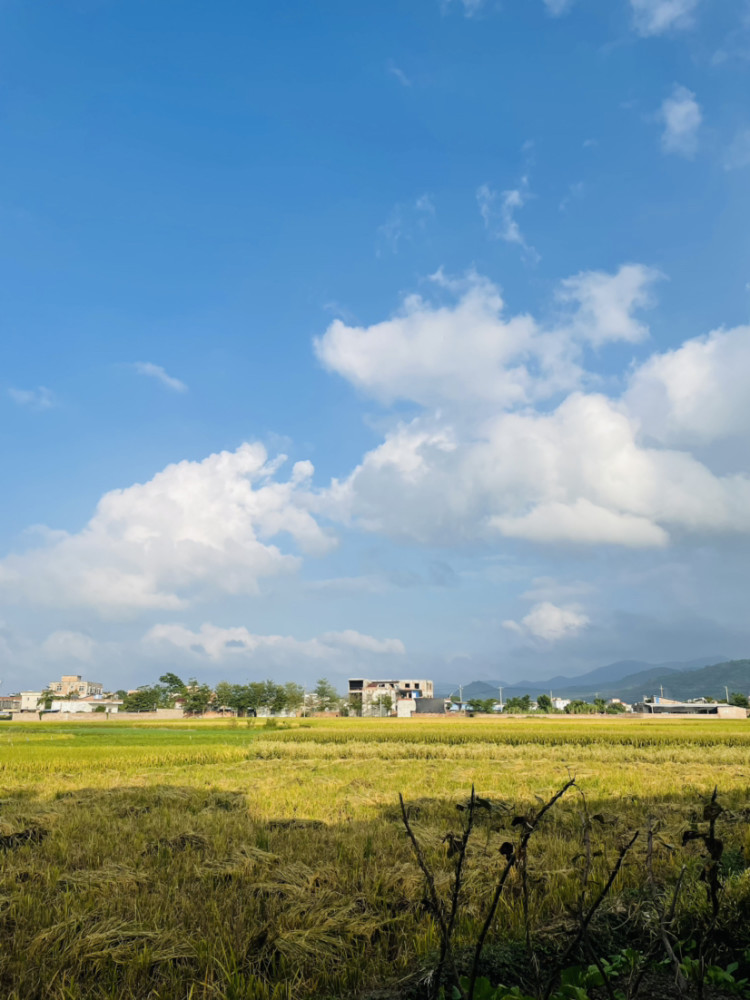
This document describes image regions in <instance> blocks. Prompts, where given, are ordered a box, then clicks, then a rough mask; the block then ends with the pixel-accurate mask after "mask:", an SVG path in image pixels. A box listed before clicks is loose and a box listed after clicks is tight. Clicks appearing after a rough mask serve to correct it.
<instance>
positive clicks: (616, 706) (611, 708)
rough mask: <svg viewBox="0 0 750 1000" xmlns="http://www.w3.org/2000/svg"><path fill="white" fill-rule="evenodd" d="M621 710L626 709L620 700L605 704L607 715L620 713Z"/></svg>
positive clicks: (625, 710) (624, 710)
mask: <svg viewBox="0 0 750 1000" xmlns="http://www.w3.org/2000/svg"><path fill="white" fill-rule="evenodd" d="M622 712H627V709H626V708H625V706H624V705H623V703H622V702H621V701H612V702H610V703H609V705H607V715H620V714H622Z"/></svg>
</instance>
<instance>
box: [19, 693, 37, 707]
mask: <svg viewBox="0 0 750 1000" xmlns="http://www.w3.org/2000/svg"><path fill="white" fill-rule="evenodd" d="M41 700H42V692H41V691H22V692H21V707H20V709H19V711H21V712H37V711H38V710H39V709H40V708H41V707H43V706H41V705H40V704H39V703H40V701H41Z"/></svg>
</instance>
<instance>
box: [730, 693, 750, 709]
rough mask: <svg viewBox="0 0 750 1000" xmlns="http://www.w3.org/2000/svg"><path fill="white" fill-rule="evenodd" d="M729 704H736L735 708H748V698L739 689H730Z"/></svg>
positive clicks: (749, 702)
mask: <svg viewBox="0 0 750 1000" xmlns="http://www.w3.org/2000/svg"><path fill="white" fill-rule="evenodd" d="M729 704H730V705H736V706H737V708H750V698H748V696H747V695H746V694H742V692H741V691H732V693H731V694H730V695H729Z"/></svg>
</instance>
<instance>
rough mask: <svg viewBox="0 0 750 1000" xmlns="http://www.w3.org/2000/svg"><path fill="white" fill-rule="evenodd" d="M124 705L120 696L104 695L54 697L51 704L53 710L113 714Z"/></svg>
mask: <svg viewBox="0 0 750 1000" xmlns="http://www.w3.org/2000/svg"><path fill="white" fill-rule="evenodd" d="M121 706H122V702H121V701H120V699H119V698H105V697H103V695H89V696H88V697H87V698H53V699H52V704H51V705H50V711H52V712H75V713H76V714H83V713H87V712H104V713H106V714H108V715H109V714H113V713H115V712H118V711H119V710H120V708H121Z"/></svg>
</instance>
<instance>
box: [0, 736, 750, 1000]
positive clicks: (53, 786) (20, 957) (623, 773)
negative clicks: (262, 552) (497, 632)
mask: <svg viewBox="0 0 750 1000" xmlns="http://www.w3.org/2000/svg"><path fill="white" fill-rule="evenodd" d="M0 774H1V775H2V788H3V791H2V799H1V800H0V933H1V934H2V943H3V947H2V951H1V952H0V995H2V996H3V997H7V998H9V1000H37V998H39V1000H41V998H42V997H44V998H52V1000H82V998H92V1000H104V998H118V1000H120V998H123V1000H135V998H138V1000H141V998H146V997H150V998H158V1000H287V998H289V1000H291V998H295V1000H296V998H306V997H318V998H323V997H331V998H333V997H351V996H360V997H373V998H374V997H379V998H383V1000H385V998H391V997H393V998H395V997H414V998H418V997H427V996H429V995H431V993H434V990H436V989H437V988H438V987H439V985H440V984H439V983H436V982H435V977H434V970H435V967H436V964H437V962H438V958H439V954H440V951H441V933H440V927H439V920H438V919H437V914H436V912H435V907H434V905H433V904H432V903H431V901H430V898H429V897H430V894H429V891H428V889H427V887H426V883H425V877H424V874H423V871H422V870H421V869H420V866H419V863H418V859H417V857H416V855H415V852H414V848H413V844H412V843H411V842H410V840H409V837H408V836H407V834H406V830H405V827H404V822H403V817H402V815H401V811H400V807H399V801H398V794H399V792H400V793H402V794H403V797H404V802H405V808H406V810H407V818H408V822H409V824H410V827H411V829H412V832H413V834H414V836H415V838H416V840H417V842H418V844H419V845H420V850H421V851H422V852H423V860H424V862H425V863H426V865H427V866H428V868H429V871H430V873H431V875H432V877H433V879H434V884H435V889H436V891H437V893H438V894H439V896H440V898H441V899H446V900H448V899H450V894H451V888H452V886H453V884H454V881H453V880H454V876H455V866H456V847H455V845H456V843H457V840H460V838H461V836H462V834H463V832H464V831H465V829H466V817H467V806H468V805H469V804H470V792H471V788H472V786H474V788H475V790H476V795H477V796H480V797H481V798H482V800H483V801H484V802H486V803H487V804H486V805H485V806H483V807H482V808H480V809H477V810H475V819H474V826H473V831H472V835H471V838H470V839H469V841H468V845H467V847H466V850H465V857H464V859H463V865H464V867H463V874H462V888H461V893H460V899H459V901H458V902H459V905H458V906H457V913H456V920H455V930H454V934H453V940H452V948H453V952H454V955H455V956H456V959H455V960H456V962H457V964H458V966H461V965H462V963H464V966H463V967H464V968H465V969H466V966H465V963H466V961H468V959H467V958H466V956H469V955H471V954H473V951H472V948H473V944H474V943H475V942H476V939H477V936H478V934H479V931H480V929H481V926H482V923H483V922H484V919H485V916H486V913H487V911H488V907H489V905H490V903H491V899H492V895H493V891H494V887H495V885H496V880H497V877H498V875H499V873H500V872H501V871H502V867H503V865H504V864H505V863H506V862H507V858H508V848H507V846H505V845H507V844H508V843H511V844H515V845H516V847H515V849H516V850H517V848H518V843H519V838H520V836H521V834H522V831H523V829H524V826H523V824H524V823H527V824H528V822H529V821H530V819H529V818H531V819H533V817H534V816H535V815H536V814H537V813H538V812H539V810H540V808H541V803H542V802H546V801H548V800H549V798H550V797H551V796H552V795H553V794H554V793H555V792H556V791H557V790H559V789H560V788H561V787H562V786H563V785H564V784H565V783H566V782H567V781H568V780H569V779H570V778H571V777H572V776H574V777H575V779H576V785H575V786H574V787H573V788H571V789H570V790H569V791H568V793H567V794H566V795H565V796H564V797H563V798H561V799H560V801H559V802H557V803H556V804H555V806H554V808H553V809H550V811H549V812H548V813H547V814H546V815H545V817H544V819H543V820H541V821H540V822H539V824H538V828H537V829H535V831H534V836H533V840H532V841H531V842H530V844H529V849H528V857H527V860H526V862H525V867H524V866H520V867H519V866H518V865H516V866H515V867H513V868H512V870H511V871H510V872H509V875H508V878H507V885H506V887H505V890H504V894H503V896H502V898H501V899H500V901H499V904H498V907H497V912H496V916H495V918H494V920H493V921H492V924H491V927H490V929H489V933H488V936H487V946H486V948H485V950H484V953H483V955H482V964H481V972H482V975H486V976H487V977H489V979H490V980H491V981H492V982H493V984H494V983H498V982H504V983H506V984H508V983H509V984H510V985H513V984H516V986H517V988H518V991H519V993H518V994H517V995H521V992H520V991H521V990H522V989H523V990H527V991H532V995H533V990H534V988H535V986H534V982H532V981H531V980H533V975H532V972H533V965H534V962H530V956H531V955H534V956H536V957H535V959H534V961H535V962H537V963H538V961H542V964H543V960H544V956H545V955H548V954H550V953H551V950H552V951H554V949H555V947H556V942H558V943H559V942H563V941H566V940H569V935H570V929H571V921H573V924H574V923H575V913H576V911H577V908H579V907H580V900H581V885H582V872H583V869H582V865H583V866H584V867H585V865H586V864H588V865H589V869H590V870H589V871H588V873H583V874H585V877H586V879H587V880H588V883H587V884H588V885H589V890H588V891H589V892H591V891H593V890H592V887H593V886H595V885H598V884H603V883H604V882H605V881H606V879H607V877H608V875H609V873H611V871H612V870H613V865H614V864H615V863H616V862H617V859H618V857H619V854H620V851H621V848H622V846H623V844H624V843H626V842H627V840H629V839H630V837H631V836H632V834H633V833H634V832H635V831H636V830H639V831H640V837H639V839H638V840H637V841H636V842H635V843H634V845H633V847H632V848H631V850H630V851H629V852H628V853H627V855H626V856H625V857H624V858H623V861H622V865H621V868H620V869H619V871H618V873H617V875H616V877H615V879H614V881H613V885H612V889H611V892H610V893H609V894H608V896H607V898H606V899H605V900H604V901H603V902H602V904H601V906H600V907H599V908H598V911H597V913H596V918H595V919H594V920H592V923H591V928H590V932H591V935H592V940H593V941H594V942H595V944H596V948H597V949H598V951H599V952H600V953H601V954H602V955H604V954H607V955H614V954H616V955H619V956H620V960H622V955H623V954H628V953H629V951H628V950H630V951H633V949H637V948H641V949H642V950H644V951H645V949H646V947H647V942H648V940H649V939H650V938H649V935H652V936H653V932H654V919H655V918H654V912H655V910H654V905H655V897H654V893H655V892H658V893H662V892H663V893H669V892H671V891H672V888H671V887H674V885H675V883H676V882H677V880H678V879H679V878H680V872H681V871H682V869H683V867H684V869H685V871H684V873H683V875H682V890H681V895H680V901H679V907H678V908H677V912H676V914H675V923H674V931H673V933H674V940H675V943H676V947H677V948H678V949H682V951H684V956H683V957H684V962H683V966H684V969H685V970H686V973H685V974H686V975H688V973H689V972H690V969H691V966H690V962H691V961H697V960H698V959H697V958H696V957H695V956H696V955H698V951H696V949H698V950H699V949H700V943H699V942H698V943H696V941H695V940H693V941H692V944H691V934H692V935H693V938H695V928H696V927H704V929H705V927H706V926H708V925H707V924H706V923H705V921H706V919H708V920H710V916H711V915H710V898H709V894H707V883H706V872H707V870H708V868H707V864H710V861H711V859H710V858H708V862H707V857H708V855H707V846H706V840H705V837H704V838H703V839H701V837H703V834H704V832H705V829H706V826H705V817H706V815H708V814H706V813H705V811H704V810H705V809H706V803H709V805H710V799H711V795H712V792H713V790H714V788H715V787H718V802H719V803H720V804H721V806H722V808H723V812H721V814H720V815H718V814H717V815H718V818H717V819H716V825H717V830H718V833H717V837H721V839H722V845H721V852H720V857H719V859H718V861H717V862H716V866H715V869H716V872H717V873H718V872H719V862H720V867H721V871H720V893H721V907H722V909H721V915H720V917H719V918H717V920H716V921H715V922H714V926H713V927H711V929H710V930H711V936H712V938H713V939H714V942H715V947H714V950H715V954H713V955H712V956H711V962H712V963H714V965H713V966H712V968H713V967H715V968H718V969H721V968H726V967H727V966H728V965H729V964H730V963H731V961H732V958H733V957H736V956H738V955H739V957H740V962H742V961H743V959H742V951H743V948H744V947H747V946H748V945H750V932H749V931H748V930H747V927H748V923H750V871H747V870H746V866H745V865H746V863H745V858H746V857H750V838H749V836H748V823H747V820H748V817H749V816H750V723H744V722H735V721H726V722H725V721H713V720H711V721H706V720H680V721H672V720H633V719H619V718H612V719H592V718H581V719H576V718H570V717H561V718H559V719H558V718H551V719H534V720H527V719H521V718H515V719H513V718H505V719H483V718H477V719H468V720H458V719H445V720H420V719H411V720H398V719H383V720H365V719H334V720H330V721H328V720H317V719H311V720H290V721H288V722H287V721H284V722H276V721H275V720H269V721H268V722H264V721H263V720H245V719H235V720H231V721H227V722H209V721H197V720H187V721H185V722H178V723H161V724H159V723H142V724H138V723H135V724H122V723H118V722H116V721H114V720H110V721H108V722H101V723H95V722H86V723H70V724H68V723H63V722H58V723H19V724H12V725H11V724H5V725H3V727H2V728H0ZM457 806H458V807H463V808H461V809H458V808H457ZM514 820H515V821H516V822H515V823H514ZM649 829H650V830H651V835H650V836H649V835H648V831H649ZM686 834H687V837H686ZM683 841H684V843H683ZM587 842H588V848H587V846H586V844H587ZM649 842H650V844H651V857H650V862H649V870H650V871H651V873H652V876H653V878H652V881H651V882H649V879H648V878H647V877H646V874H645V873H646V870H647V849H648V844H649ZM501 848H502V849H504V851H505V853H503V851H502V850H501ZM587 852H588V853H587ZM587 857H588V861H586V858H587ZM582 858H583V861H582V860H581V859H582ZM709 874H710V873H709ZM717 878H718V875H717ZM701 879H702V880H701ZM717 884H718V883H717ZM665 898H666V897H665ZM701 921H703V923H701ZM719 931H720V933H719ZM743 935H744V937H745V938H746V939H747V940H744V941H743ZM539 956H541V959H540V958H539ZM691 956H692V958H691ZM704 957H705V956H704ZM717 963H718V964H717ZM704 965H705V963H704ZM743 968H744V967H743V966H742V965H740V967H739V968H738V969H737V970H735V971H734V972H732V973H728V974H727V975H728V976H729V979H731V980H732V983H729V984H728V985H727V984H725V986H726V989H730V988H731V989H732V990H734V991H735V995H742V994H741V992H738V991H741V989H742V988H743V987H742V986H741V985H739V986H738V985H737V982H738V979H739V977H740V976H741V973H742V971H743ZM459 971H460V969H459ZM650 974H651V973H649V975H650ZM535 975H536V973H535ZM688 978H689V976H688ZM646 982H647V983H648V980H646ZM700 985H701V989H703V988H704V985H703V983H702V982H701V984H700ZM487 988H488V989H489V987H487ZM571 988H573V987H571ZM575 988H576V989H583V988H584V987H581V986H576V987H575ZM601 988H602V989H603V987H601ZM706 988H707V987H706ZM716 988H717V989H719V990H721V989H724V987H716ZM458 989H463V987H460V986H459V987H458ZM592 989H593V992H591V994H590V995H591V996H597V995H601V996H606V995H607V993H606V992H601V993H600V994H597V992H596V989H597V987H596V986H595V985H594V986H593V987H592ZM696 989H697V987H696ZM450 990H451V986H450V984H448V986H447V993H446V996H450ZM457 995H459V996H460V992H459V993H458V994H457ZM477 995H478V994H477ZM487 995H489V994H487ZM497 995H498V996H500V994H497ZM503 995H510V994H503ZM561 995H562V994H561ZM565 995H567V996H571V997H572V996H576V994H575V993H568V994H565ZM578 995H579V996H586V995H589V994H587V993H585V992H584V993H583V994H578ZM623 995H625V994H623ZM653 995H654V996H656V995H659V994H658V993H654V994H653ZM662 995H663V994H662ZM696 995H697V993H696ZM705 995H706V996H710V995H714V994H711V993H710V990H709V992H706V993H705ZM715 995H729V994H728V993H721V992H719V993H718V994H715Z"/></svg>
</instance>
